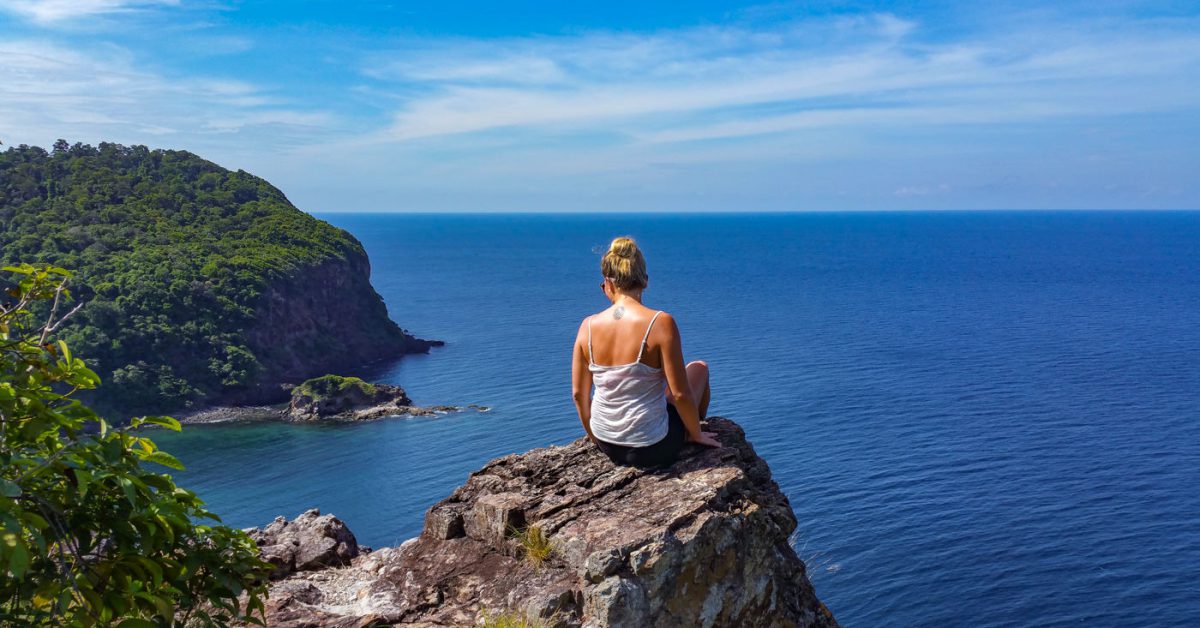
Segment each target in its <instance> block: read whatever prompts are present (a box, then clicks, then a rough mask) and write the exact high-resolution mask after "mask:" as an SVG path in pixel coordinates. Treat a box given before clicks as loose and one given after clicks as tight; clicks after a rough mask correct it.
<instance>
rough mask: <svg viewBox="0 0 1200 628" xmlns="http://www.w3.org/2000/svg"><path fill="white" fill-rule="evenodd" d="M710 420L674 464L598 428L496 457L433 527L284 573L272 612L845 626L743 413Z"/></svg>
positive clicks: (435, 514)
mask: <svg viewBox="0 0 1200 628" xmlns="http://www.w3.org/2000/svg"><path fill="white" fill-rule="evenodd" d="M705 429H706V430H708V431H712V432H715V433H716V434H717V439H718V440H720V441H721V443H722V444H723V446H722V447H720V448H712V449H708V448H700V447H695V446H689V447H688V448H686V449H685V450H684V453H683V456H682V458H681V459H680V460H679V461H678V462H676V463H675V464H674V465H673V466H671V467H669V468H666V469H662V470H643V469H636V468H631V467H619V466H615V465H614V464H613V463H612V462H611V461H609V460H608V458H606V457H605V456H604V455H603V454H601V453H600V452H599V451H598V450H597V449H596V448H595V446H594V445H592V444H591V443H589V442H588V441H587V440H585V439H579V440H577V441H575V442H574V443H571V444H570V445H566V446H556V447H547V448H543V449H536V450H533V451H531V452H528V453H526V454H521V455H512V456H506V457H504V458H499V459H497V460H493V461H492V462H490V463H488V464H487V465H485V466H484V467H483V468H482V469H480V470H479V471H477V472H475V473H473V474H471V476H470V477H469V478H468V480H467V482H466V484H464V485H463V486H461V487H459V488H458V489H457V490H455V491H454V493H453V494H452V495H451V496H450V497H448V498H447V499H445V500H443V501H442V502H440V503H438V504H436V505H434V506H433V507H432V508H430V509H429V511H428V512H427V514H426V517H425V527H424V530H423V531H422V533H421V536H420V537H418V538H416V539H413V540H410V541H409V542H406V543H405V544H403V545H402V546H400V547H399V548H386V549H384V550H379V551H378V552H372V553H370V554H366V555H364V556H361V557H359V558H357V559H354V560H353V562H352V564H351V565H350V566H349V567H345V568H341V569H332V570H326V571H324V572H315V573H311V574H296V575H293V576H291V577H290V578H288V579H286V580H283V581H281V582H280V583H277V584H276V585H275V586H274V587H273V588H272V592H271V602H270V609H271V614H270V615H269V616H268V619H269V620H270V623H271V625H272V626H276V625H280V626H288V625H294V626H300V625H305V626H345V625H365V624H363V623H361V622H364V621H367V620H370V621H375V622H379V623H384V624H392V625H406V626H463V625H473V624H475V623H476V622H477V621H478V620H479V618H480V617H482V616H483V615H484V614H487V613H495V612H503V613H507V614H509V615H515V616H518V617H524V618H527V619H529V620H531V621H536V622H540V625H547V626H583V627H589V628H600V627H607V626H611V627H624V626H637V627H641V626H680V627H683V626H688V627H691V626H703V627H714V626H820V627H825V626H837V625H838V624H837V622H836V620H835V619H834V618H833V615H832V614H831V613H830V612H829V610H828V609H827V608H826V607H825V606H824V604H822V603H821V602H820V601H819V600H818V599H817V597H816V595H815V593H814V592H813V588H812V585H811V583H810V582H809V580H808V577H807V575H806V573H805V567H804V563H803V562H802V561H801V560H800V559H799V558H798V557H797V556H796V554H795V551H794V550H793V549H792V547H791V545H790V544H789V542H788V538H789V535H790V534H791V533H792V531H793V530H794V529H795V527H796V519H795V515H794V514H793V513H792V509H791V505H790V504H789V503H788V500H787V497H786V496H784V495H783V493H782V492H780V490H779V487H778V486H777V485H776V484H775V482H774V480H772V478H771V472H770V469H769V468H768V467H767V464H766V462H764V461H763V460H762V458H760V457H758V455H757V454H756V453H755V452H754V449H753V447H751V445H750V444H749V443H748V442H747V441H746V439H745V434H744V433H743V431H742V430H741V428H740V427H738V426H737V425H736V424H735V423H733V422H732V421H728V420H725V419H719V418H710V419H709V420H707V421H706V422H705ZM534 528H536V530H538V531H539V535H544V537H545V538H544V542H545V543H547V544H548V546H549V549H550V551H549V555H548V556H547V557H545V558H544V560H540V561H533V560H529V559H528V558H527V557H526V556H525V553H526V552H527V551H528V549H527V547H526V545H523V542H522V541H523V540H524V541H525V543H526V544H527V543H528V540H527V539H528V538H529V537H530V535H526V534H522V532H524V531H528V530H531V529H534ZM539 542H541V541H539ZM543 549H544V548H543ZM300 580H303V581H304V583H307V584H305V585H302V584H301V583H300V582H299V581H300ZM308 585H311V588H310V587H309V586H308Z"/></svg>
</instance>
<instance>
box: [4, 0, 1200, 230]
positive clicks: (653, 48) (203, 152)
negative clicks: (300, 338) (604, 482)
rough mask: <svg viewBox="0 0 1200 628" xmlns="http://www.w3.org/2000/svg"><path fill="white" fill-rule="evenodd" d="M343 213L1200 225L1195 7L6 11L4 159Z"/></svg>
mask: <svg viewBox="0 0 1200 628" xmlns="http://www.w3.org/2000/svg"><path fill="white" fill-rule="evenodd" d="M58 138H64V139H66V140H68V141H70V142H72V143H73V142H77V141H78V142H85V143H91V144H95V143H98V142H101V141H112V142H119V143H122V144H144V145H147V146H150V147H152V148H171V149H183V150H189V151H192V152H194V153H197V154H199V155H200V156H202V157H204V158H206V159H210V160H212V161H214V162H216V163H218V164H221V165H222V166H225V167H227V168H232V169H237V168H241V169H245V170H247V171H249V172H251V173H253V174H256V175H259V176H262V177H264V178H266V179H267V180H269V181H271V182H272V183H273V184H275V185H276V186H277V187H279V188H280V189H281V190H283V191H284V193H285V194H287V195H288V197H289V199H291V201H292V202H293V203H295V204H296V205H297V206H298V207H300V208H301V209H304V210H306V211H310V212H337V211H411V212H443V211H470V212H489V211H564V212H608V211H726V212H738V211H747V212H749V211H753V212H765V211H812V210H817V211H841V210H904V209H1110V208H1121V209H1140V208H1145V209H1196V208H1200V3H1197V2H1194V1H1192V2H1170V1H1166V2H1109V1H1106V0H1091V1H1088V2H1072V1H1070V0H1067V1H1061V2H1024V1H1021V0H1010V1H1004V2H987V3H985V2H937V1H930V2H851V1H827V2H819V1H814V2H775V3H767V4H763V3H718V2H709V1H707V0H692V1H689V2H680V3H654V2H644V1H643V2H623V1H617V0H608V1H605V2H591V1H583V0H580V1H578V2H545V3H539V2H530V1H526V0H520V1H515V2H514V1H510V2H505V3H495V2H454V1H451V0H443V1H436V2H435V1H426V0H414V1H412V2H392V3H387V2H361V3H359V2H352V1H350V0H340V1H338V2H332V1H326V0H308V1H305V0H289V1H276V0H261V1H234V0H197V1H194V2H193V1H190V0H0V141H3V142H4V144H5V145H17V144H31V145H39V146H44V147H49V146H50V145H51V144H52V143H53V142H54V141H55V140H56V139H58Z"/></svg>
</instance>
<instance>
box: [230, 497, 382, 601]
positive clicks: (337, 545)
mask: <svg viewBox="0 0 1200 628" xmlns="http://www.w3.org/2000/svg"><path fill="white" fill-rule="evenodd" d="M246 532H247V533H249V534H250V538H252V539H254V542H255V543H258V550H259V552H260V553H261V554H262V557H263V560H265V561H267V562H269V563H271V564H272V565H274V566H275V570H274V572H273V573H272V574H271V578H272V579H278V578H283V577H285V576H288V575H290V574H292V573H295V572H297V571H311V570H316V569H326V568H328V567H341V566H345V565H349V564H350V561H351V560H352V559H353V558H354V557H356V556H358V553H359V547H358V541H357V540H356V539H355V538H354V534H353V533H352V532H350V528H347V527H346V524H345V523H343V522H342V520H341V519H338V518H337V517H334V516H333V515H322V514H321V511H320V510H317V509H316V508H314V509H312V510H308V511H305V512H304V513H302V514H301V515H300V516H299V517H296V518H295V519H294V520H292V521H288V520H287V519H284V518H283V517H276V518H275V521H272V522H271V523H270V524H269V525H267V526H266V527H264V528H250V529H249V530H246ZM297 590H299V589H297ZM310 597H311V596H310ZM306 599H307V598H306Z"/></svg>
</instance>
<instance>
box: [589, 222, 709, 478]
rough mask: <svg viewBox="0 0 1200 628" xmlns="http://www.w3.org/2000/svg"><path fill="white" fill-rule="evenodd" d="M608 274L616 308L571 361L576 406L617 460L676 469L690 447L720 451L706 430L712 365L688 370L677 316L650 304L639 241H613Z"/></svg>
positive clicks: (592, 328) (604, 270) (592, 321)
mask: <svg viewBox="0 0 1200 628" xmlns="http://www.w3.org/2000/svg"><path fill="white" fill-rule="evenodd" d="M600 272H601V274H602V275H603V277H604V280H603V281H602V282H600V289H601V290H603V291H604V296H606V297H608V300H609V301H611V302H612V306H611V307H609V308H608V309H606V310H604V311H603V312H600V313H599V314H593V315H592V316H589V317H587V318H585V319H584V320H583V323H582V324H581V325H580V326H579V334H578V335H577V336H576V338H575V352H574V353H575V355H574V358H573V360H572V364H571V387H572V392H573V396H574V398H575V409H576V410H577V411H578V412H579V420H580V421H582V422H583V429H584V430H585V431H587V435H588V438H589V439H591V441H592V442H594V443H596V446H598V447H599V448H600V451H603V452H604V453H605V454H606V455H607V456H608V457H609V458H611V459H612V460H613V462H616V463H617V464H625V465H634V466H639V467H657V466H664V465H669V464H671V463H672V462H674V461H675V460H676V459H677V458H678V457H679V451H680V449H682V448H683V444H684V443H685V442H693V443H699V444H701V445H707V446H709V447H720V446H721V444H720V443H719V442H717V441H716V440H715V439H714V438H713V434H712V433H710V432H702V431H700V419H703V418H704V417H705V415H706V413H707V412H708V400H709V388H708V365H707V364H705V363H704V362H700V361H696V362H691V363H689V364H688V365H687V366H686V367H685V366H684V364H683V346H682V344H681V342H680V339H679V327H677V326H676V325H675V319H674V318H672V317H671V315H670V314H667V313H666V312H662V311H655V310H651V309H650V308H648V307H646V306H644V305H642V291H643V290H645V289H646V282H647V279H648V277H647V275H646V258H645V257H643V256H642V252H641V251H640V250H638V247H637V243H635V242H634V241H633V240H632V239H631V238H617V239H615V240H613V241H612V244H611V245H610V246H609V248H608V252H607V253H605V254H604V257H603V258H602V259H601V260H600ZM593 385H595V387H596V391H595V394H594V395H591V394H590V393H591V392H592V386H593ZM589 397H590V399H589Z"/></svg>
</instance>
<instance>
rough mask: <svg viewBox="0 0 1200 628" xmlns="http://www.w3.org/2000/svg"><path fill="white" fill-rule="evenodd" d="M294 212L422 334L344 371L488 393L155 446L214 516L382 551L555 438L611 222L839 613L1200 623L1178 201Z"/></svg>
mask: <svg viewBox="0 0 1200 628" xmlns="http://www.w3.org/2000/svg"><path fill="white" fill-rule="evenodd" d="M322 218H324V219H326V220H329V221H330V222H332V223H334V224H336V225H338V226H340V227H343V228H345V229H348V230H349V231H350V232H352V233H353V234H355V235H356V236H357V237H358V238H359V239H360V240H362V242H363V244H364V245H365V246H366V248H367V250H368V252H369V253H370V255H371V260H372V265H373V278H372V281H373V283H374V284H375V286H376V288H377V289H378V290H379V292H380V293H381V294H382V295H383V296H384V298H385V299H386V301H387V303H388V306H389V310H390V312H391V314H392V317H393V318H394V319H395V320H397V321H399V322H400V323H401V325H402V326H404V327H405V328H407V329H409V330H411V331H412V332H413V333H415V334H417V335H419V336H423V337H427V338H438V339H442V340H445V341H446V343H447V345H446V346H445V347H444V348H441V349H436V350H434V352H433V353H431V354H429V355H425V356H411V357H407V358H405V359H403V360H401V361H400V362H398V363H396V364H393V365H385V366H382V367H378V368H376V369H375V370H374V372H373V373H372V375H373V376H374V377H376V378H377V379H379V380H380V381H386V382H391V383H398V384H401V385H403V386H405V387H406V388H407V389H408V390H409V393H410V395H411V396H412V397H413V398H414V399H415V400H416V401H417V402H418V403H425V404H460V405H461V404H468V403H479V404H484V405H487V406H491V407H492V408H493V410H492V412H489V413H485V414H478V413H473V412H472V413H463V414H454V415H447V416H443V417H438V418H417V419H391V420H383V421H379V422H374V423H369V424H363V425H353V426H285V425H277V424H252V425H219V426H193V427H188V428H186V429H185V431H184V433H182V434H180V435H167V434H164V435H163V436H162V438H161V439H160V440H161V442H162V444H163V446H164V447H165V448H167V449H168V450H169V451H172V452H174V453H177V454H178V455H179V456H180V457H181V458H182V459H183V461H184V462H185V463H186V464H187V465H188V470H187V471H186V472H185V473H183V474H182V478H181V483H183V484H184V485H186V486H189V487H191V488H194V489H196V490H198V491H199V492H200V493H201V495H202V496H204V497H205V498H206V499H207V500H208V501H209V503H210V505H211V506H212V507H213V508H214V509H215V510H216V511H218V512H220V513H222V514H224V516H225V519H226V521H227V522H229V523H231V524H234V525H238V526H250V525H258V524H262V523H265V522H267V521H269V520H270V519H271V518H273V517H274V516H275V515H277V514H283V515H287V516H289V517H291V516H294V515H296V514H298V513H299V512H301V511H302V510H304V509H306V508H308V507H311V506H320V507H321V508H322V509H323V510H324V511H326V512H333V513H336V514H337V515H338V516H340V517H342V518H344V519H345V520H346V521H347V522H348V523H349V525H350V526H351V528H352V529H353V530H354V531H355V533H356V534H357V535H358V537H359V538H360V539H361V540H362V541H363V542H365V543H367V544H371V545H377V546H378V545H389V544H394V543H397V542H400V541H402V540H404V539H406V538H409V537H411V536H414V535H416V534H417V533H418V532H419V530H420V526H421V518H422V515H423V513H424V510H425V509H426V508H428V507H429V506H430V505H431V504H433V503H434V502H436V501H438V500H439V499H441V498H443V497H445V496H446V495H447V494H448V493H449V492H450V491H451V490H452V489H453V488H454V487H455V486H457V485H459V484H460V483H461V482H462V481H463V480H464V479H465V478H466V475H467V474H468V473H469V472H470V471H472V470H474V469H476V468H478V467H479V466H480V465H482V464H483V463H484V462H486V461H487V460H489V459H491V458H493V457H495V456H498V455H502V454H507V453H512V452H519V451H524V450H527V449H530V448H533V447H537V446H541V445H545V444H548V443H564V442H567V441H570V440H572V439H574V438H576V437H577V436H578V435H580V433H581V430H580V427H579V423H578V419H577V418H576V417H575V415H574V409H573V407H572V405H571V402H570V396H569V395H570V388H569V384H570V381H569V380H570V373H569V358H570V346H571V341H572V339H573V337H574V332H575V329H576V327H577V325H578V323H579V320H580V319H581V318H582V317H583V316H584V315H586V314H587V313H590V312H592V311H596V310H599V309H601V308H602V307H603V306H604V305H605V302H604V301H603V296H602V295H601V294H600V291H599V288H598V287H597V283H598V280H599V271H598V266H597V260H598V255H597V251H599V250H601V249H602V247H603V246H604V245H606V243H607V241H608V239H609V238H611V237H612V236H614V235H618V234H625V233H629V234H632V235H634V236H636V237H638V239H639V241H640V242H641V244H642V245H643V247H644V248H645V249H646V251H647V255H648V259H649V263H650V275H651V285H650V288H649V290H648V291H647V293H646V301H647V304H648V305H651V306H652V307H659V308H662V309H666V310H669V311H671V312H672V313H673V314H674V315H675V316H676V318H677V319H678V320H679V322H680V327H681V330H682V333H683V335H684V345H685V351H686V354H687V357H688V358H689V359H693V358H703V359H706V360H708V361H709V362H710V364H711V368H712V372H713V380H714V398H713V408H712V411H713V413H714V414H721V415H725V416H729V417H730V418H733V419H734V420H736V421H738V422H740V423H741V424H742V425H743V426H744V427H745V428H746V431H747V434H748V435H749V437H750V439H751V440H752V442H753V443H754V444H755V446H756V448H757V449H758V451H759V453H760V454H762V455H763V457H765V458H766V460H767V461H768V462H769V463H770V465H771V468H772V470H773V471H774V473H775V477H776V480H777V481H778V482H779V484H780V486H781V487H782V488H783V490H784V491H785V492H786V493H787V494H788V496H789V498H790V499H791V501H792V505H793V507H794V508H795V511H796V515H797V518H798V519H799V521H800V535H799V537H798V539H799V540H798V549H799V551H800V553H801V555H802V556H803V557H804V558H806V560H807V562H808V563H809V565H810V567H811V576H812V578H813V580H814V582H815V583H816V586H817V591H818V594H819V595H820V596H821V597H822V599H823V600H825V601H826V602H827V603H828V604H829V606H830V607H831V608H832V609H833V610H834V612H835V613H836V614H837V615H838V617H839V619H841V620H842V621H843V623H845V624H846V625H848V626H878V625H895V626H916V625H924V626H1010V625H1031V624H1036V625H1067V624H1070V625H1088V626H1098V625H1099V626H1125V625H1147V624H1149V625H1161V626H1190V625H1196V624H1197V623H1200V358H1198V357H1197V356H1198V355H1200V353H1198V352H1200V213H1196V212H1190V213H1141V212H1094V213H1092V212H1053V213H1034V212H1023V213H1021V212H1014V213H900V214H888V213H880V214H799V215H746V216H729V215H692V216H663V215H632V216H631V215H615V216H610V217H601V218H598V217H575V216H557V215H555V216H551V215H506V216H489V215H478V216H462V215H457V216H430V215H352V214H330V215H324V216H322Z"/></svg>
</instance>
